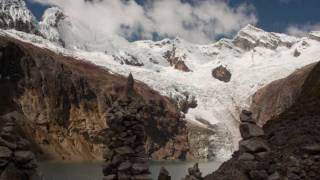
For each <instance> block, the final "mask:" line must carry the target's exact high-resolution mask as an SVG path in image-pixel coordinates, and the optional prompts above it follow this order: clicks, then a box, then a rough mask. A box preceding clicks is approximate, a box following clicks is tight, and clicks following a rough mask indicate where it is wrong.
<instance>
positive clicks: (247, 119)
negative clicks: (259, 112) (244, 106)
mask: <svg viewBox="0 0 320 180" xmlns="http://www.w3.org/2000/svg"><path fill="white" fill-rule="evenodd" d="M240 121H241V122H244V123H253V124H255V121H254V119H253V118H252V116H251V115H250V116H249V115H247V114H245V113H241V114H240Z"/></svg>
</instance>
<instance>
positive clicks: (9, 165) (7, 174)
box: [0, 112, 40, 180]
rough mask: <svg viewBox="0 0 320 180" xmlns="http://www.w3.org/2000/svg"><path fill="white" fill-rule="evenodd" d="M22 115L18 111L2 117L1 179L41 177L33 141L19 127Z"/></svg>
mask: <svg viewBox="0 0 320 180" xmlns="http://www.w3.org/2000/svg"><path fill="white" fill-rule="evenodd" d="M21 116H22V115H21V114H20V113H18V112H11V113H8V114H5V115H3V116H1V117H0V179H1V180H23V179H36V178H39V179H40V176H39V174H38V172H37V167H38V166H37V161H36V157H35V154H34V153H33V152H32V151H31V143H30V142H29V141H28V140H27V139H25V138H24V137H23V136H22V135H21V131H20V129H19V124H18V123H19V121H20V120H21V119H19V118H20V117H21Z"/></svg>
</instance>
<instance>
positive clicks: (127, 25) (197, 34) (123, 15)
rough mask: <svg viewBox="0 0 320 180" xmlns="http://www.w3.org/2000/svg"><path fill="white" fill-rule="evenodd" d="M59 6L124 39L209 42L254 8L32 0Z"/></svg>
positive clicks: (251, 20) (170, 0)
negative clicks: (162, 38)
mask: <svg viewBox="0 0 320 180" xmlns="http://www.w3.org/2000/svg"><path fill="white" fill-rule="evenodd" d="M34 1H37V2H39V3H42V4H49V5H53V6H58V7H60V8H62V9H63V10H64V12H65V14H66V15H67V16H69V17H70V18H73V19H76V20H78V21H81V22H82V23H83V24H85V25H87V26H90V28H92V29H93V30H95V31H97V32H104V33H108V34H110V35H120V36H122V37H125V38H127V39H152V38H154V37H155V36H157V37H176V36H179V37H182V38H184V39H186V40H189V41H191V42H195V43H208V42H210V41H214V40H215V39H216V38H217V37H220V36H231V35H233V34H234V33H236V32H237V31H238V30H239V29H241V28H242V27H243V26H245V25H247V24H255V23H256V22H257V17H256V14H255V9H254V7H252V6H251V5H249V4H241V5H240V6H237V7H230V6H229V5H228V4H227V3H226V1H221V0H203V1H199V2H198V3H188V2H182V1H180V0H158V1H146V2H145V3H144V4H143V5H141V4H138V3H136V2H135V1H133V0H131V1H118V0H117V1H115V0H104V1H100V0H99V1H91V2H88V1H84V0H34Z"/></svg>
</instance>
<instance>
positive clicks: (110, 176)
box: [103, 174, 117, 180]
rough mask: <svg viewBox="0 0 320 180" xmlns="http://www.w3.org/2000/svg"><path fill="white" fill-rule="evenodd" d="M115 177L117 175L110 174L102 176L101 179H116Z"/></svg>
mask: <svg viewBox="0 0 320 180" xmlns="http://www.w3.org/2000/svg"><path fill="white" fill-rule="evenodd" d="M116 179H117V176H116V175H115V174H111V175H108V176H104V177H103V180H116Z"/></svg>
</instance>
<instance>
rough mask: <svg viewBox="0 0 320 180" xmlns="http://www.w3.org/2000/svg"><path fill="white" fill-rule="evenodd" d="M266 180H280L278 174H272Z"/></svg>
mask: <svg viewBox="0 0 320 180" xmlns="http://www.w3.org/2000/svg"><path fill="white" fill-rule="evenodd" d="M268 180H281V177H280V174H279V173H278V172H274V173H273V174H271V175H270V176H269V177H268Z"/></svg>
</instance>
